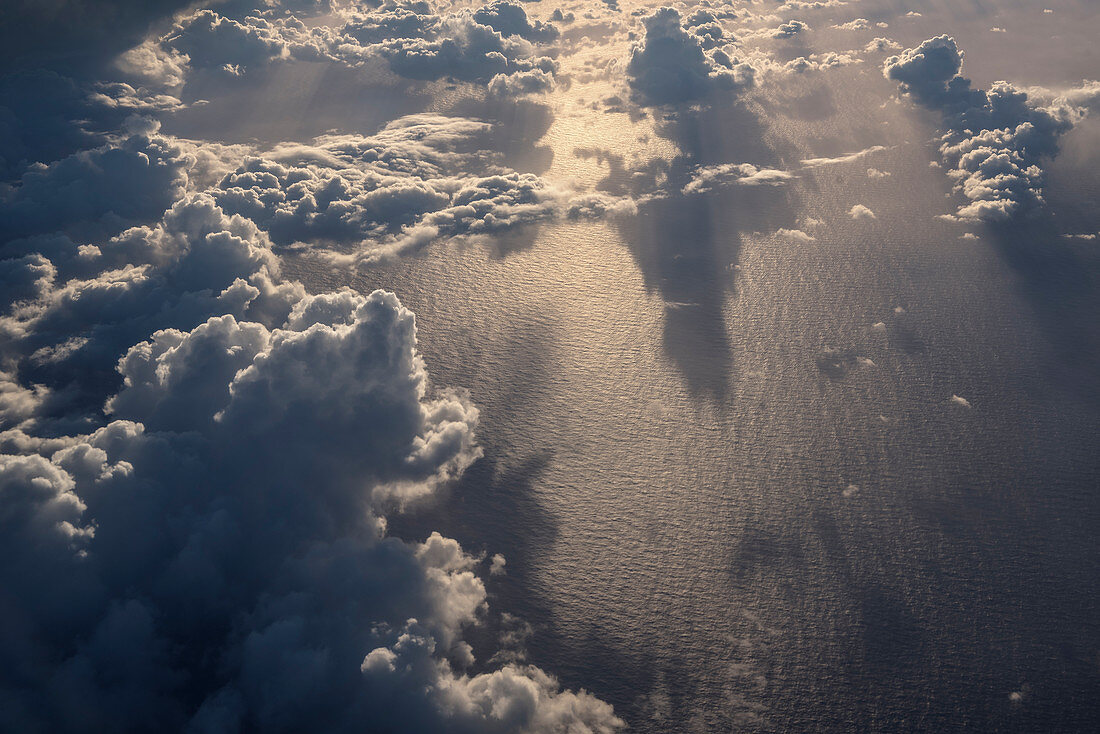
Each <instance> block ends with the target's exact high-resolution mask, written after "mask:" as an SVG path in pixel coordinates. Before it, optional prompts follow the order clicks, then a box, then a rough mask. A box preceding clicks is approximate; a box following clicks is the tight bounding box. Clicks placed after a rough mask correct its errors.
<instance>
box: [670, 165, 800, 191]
mask: <svg viewBox="0 0 1100 734" xmlns="http://www.w3.org/2000/svg"><path fill="white" fill-rule="evenodd" d="M792 178H794V175H793V174H791V173H790V172H789V171H782V170H779V169H775V168H758V167H757V166H754V165H752V164H751V163H725V164H721V165H718V166H704V167H700V168H697V169H696V170H695V172H694V173H693V175H692V177H691V181H689V182H688V183H687V184H686V185H685V186H684V187H683V190H682V193H684V194H705V193H709V192H711V191H714V190H715V189H718V188H721V187H723V186H731V185H739V186H780V185H782V184H785V183H786V182H788V181H790V180H791V179H792Z"/></svg>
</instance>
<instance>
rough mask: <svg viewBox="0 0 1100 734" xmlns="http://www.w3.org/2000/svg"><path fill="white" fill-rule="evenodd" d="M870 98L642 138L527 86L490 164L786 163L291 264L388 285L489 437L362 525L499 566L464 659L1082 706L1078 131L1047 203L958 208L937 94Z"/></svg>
mask: <svg viewBox="0 0 1100 734" xmlns="http://www.w3.org/2000/svg"><path fill="white" fill-rule="evenodd" d="M1032 5H1034V4H1032ZM926 11H927V9H926ZM927 15H928V13H927V12H926V16H927ZM925 22H926V24H928V23H930V21H929V19H928V18H927V17H926V18H925ZM979 22H984V21H975V23H979ZM946 30H951V29H950V28H948V29H946ZM964 30H965V29H964ZM913 32H914V33H923V32H924V31H923V29H921V30H918V31H913ZM990 48H992V46H990ZM1000 53H1001V54H1002V55H1003V56H1004V58H1006V59H1008V58H1009V56H1011V54H1010V53H1008V52H1006V51H1001V52H1000ZM978 56H979V53H978V52H977V51H969V50H968V63H970V59H971V58H972V57H974V58H975V59H976V58H977V57H978ZM1006 63H1007V62H1006ZM974 66H975V67H976V68H977V71H978V72H979V73H978V74H976V75H975V76H976V77H982V76H983V75H984V76H986V77H989V78H994V74H993V73H989V74H986V72H985V70H986V69H987V68H991V67H993V66H994V65H993V64H992V63H990V62H989V61H988V59H987V60H986V61H985V62H980V61H976V62H975V64H974ZM1024 69H1025V66H1024V65H1023V64H1021V63H1019V62H1018V60H1014V61H1012V63H1010V64H1009V66H1008V68H1007V70H1006V73H1007V71H1017V72H1019V73H1020V74H1025V73H1026V71H1025V70H1024ZM1070 73H1073V72H1070ZM1044 76H1045V77H1047V78H1045V79H1042V78H1034V79H1027V78H1025V79H1022V80H1020V82H1021V83H1023V84H1028V83H1033V84H1039V83H1051V80H1050V77H1053V76H1056V75H1054V74H1052V73H1050V72H1049V70H1040V71H1036V77H1044ZM977 81H978V82H979V83H988V80H987V79H982V78H978V79H977ZM892 91H893V89H892V87H891V85H890V83H889V82H887V81H885V80H883V79H882V78H881V74H880V72H879V70H878V68H877V67H876V68H853V69H850V70H841V71H838V72H836V73H835V74H830V75H828V80H827V81H826V82H822V81H821V80H820V78H818V79H817V80H808V81H807V82H806V83H805V84H804V85H803V86H801V87H799V86H798V85H794V86H793V87H792V86H789V85H788V86H786V87H784V88H783V89H782V90H781V91H779V92H775V93H774V94H772V96H770V97H766V98H760V99H758V101H757V102H755V103H754V105H755V106H753V105H745V106H739V107H738V108H737V109H733V110H725V111H719V112H701V113H699V114H698V115H694V116H692V117H690V118H689V119H687V120H686V121H684V120H681V121H679V122H678V123H676V124H675V125H670V126H669V128H670V129H665V130H663V131H662V130H660V129H657V130H655V131H649V132H648V133H647V134H646V136H644V140H642V139H641V138H639V132H638V128H637V127H633V126H632V125H633V123H631V122H629V121H628V120H627V118H626V116H619V117H618V118H608V119H611V120H612V121H611V122H607V121H604V122H600V121H599V120H596V119H595V118H593V119H592V120H591V121H586V120H585V119H584V117H583V115H580V113H577V114H578V115H580V117H578V116H576V115H574V116H570V115H569V114H567V113H568V111H569V110H570V109H573V108H572V107H570V106H569V100H568V99H562V98H559V99H555V100H553V101H552V105H556V106H555V107H554V114H553V115H546V116H542V117H540V116H538V115H532V116H531V119H530V120H528V121H526V122H525V121H523V120H521V121H520V122H519V123H517V124H516V125H515V126H514V127H513V128H512V129H511V131H510V133H509V134H511V135H513V136H514V139H515V141H516V146H515V147H516V149H517V151H518V152H517V154H516V157H517V159H522V161H521V163H518V164H517V167H520V168H523V166H524V165H526V166H527V168H529V169H531V170H536V171H539V172H542V173H544V175H548V176H551V177H553V176H560V177H562V178H565V177H572V178H573V179H575V180H580V181H589V182H593V183H595V184H597V185H599V186H601V187H603V188H604V189H605V190H608V191H614V190H616V187H619V188H621V187H622V185H623V183H622V180H619V179H616V175H617V174H616V171H615V166H614V165H613V163H609V162H608V161H602V162H601V161H596V160H594V158H593V157H592V155H591V154H590V153H587V152H585V150H586V149H590V148H593V147H596V148H600V147H601V146H602V148H601V149H603V150H605V151H609V152H612V153H615V152H616V151H617V152H618V153H619V154H621V155H629V153H630V151H631V150H633V149H635V148H636V147H637V146H640V145H647V146H650V147H654V146H655V147H656V148H657V149H658V152H659V149H660V146H661V145H668V146H673V148H674V153H675V151H681V153H682V154H683V155H685V156H688V157H689V159H688V160H687V163H690V164H697V163H698V164H702V163H712V162H729V161H735V162H742V161H743V162H752V163H755V164H758V165H771V166H775V167H779V168H783V169H784V170H790V171H795V172H796V173H797V178H796V179H795V180H794V181H792V182H791V183H790V185H788V186H784V187H775V188H766V189H749V188H748V187H733V188H730V189H726V190H723V191H721V192H719V193H716V194H714V195H711V196H707V197H695V198H689V197H680V196H673V197H672V198H671V199H668V200H665V201H663V202H657V203H653V204H650V205H646V206H643V207H642V209H641V210H640V211H639V213H638V215H637V216H625V217H620V218H610V219H609V220H608V221H603V222H583V221H577V222H571V221H566V222H559V223H553V224H546V225H542V226H538V227H531V228H528V229H524V230H520V231H518V232H513V233H510V234H509V235H507V236H502V237H493V238H486V239H485V240H483V241H474V242H453V243H452V242H444V243H438V244H435V245H432V246H431V247H428V248H426V249H424V250H422V251H420V252H416V253H411V254H409V255H408V256H404V257H402V258H400V259H399V260H397V261H395V262H390V263H382V264H377V265H372V266H366V267H363V268H360V269H343V268H333V267H331V266H327V265H325V264H324V263H323V261H321V260H319V259H316V258H310V257H308V256H305V255H303V256H301V257H299V258H297V259H296V258H294V257H291V256H288V257H287V266H286V272H287V274H288V275H289V276H291V277H298V278H302V279H303V281H304V282H305V283H306V284H307V286H309V287H311V288H316V289H320V288H326V289H328V288H333V287H339V286H350V287H353V288H356V289H358V290H362V291H369V290H372V289H374V288H385V289H388V290H392V291H394V292H396V293H397V294H398V295H399V296H400V298H401V299H402V301H403V302H404V303H405V304H406V305H407V306H408V307H409V308H410V309H412V310H413V311H414V312H415V313H416V314H417V319H418V325H419V338H420V347H421V350H422V352H423V355H424V358H425V361H426V363H427V366H428V369H429V372H430V374H431V376H432V380H433V384H434V385H437V386H439V387H447V388H450V387H461V388H465V389H467V390H468V391H469V393H470V395H471V396H472V398H473V400H474V401H475V402H476V404H477V405H478V406H479V407H480V409H481V425H480V429H479V440H480V443H481V444H482V446H483V447H484V450H485V456H484V458H483V459H481V460H480V461H479V462H478V463H477V464H475V465H474V467H472V468H471V469H470V470H469V471H468V472H467V473H466V475H465V476H464V477H463V478H462V479H461V480H460V481H458V482H457V483H456V484H455V485H454V486H451V487H449V488H448V489H447V490H446V491H445V492H444V493H443V495H442V497H441V498H439V499H438V500H436V501H433V502H431V503H429V504H425V505H415V506H412V507H409V508H406V511H405V512H403V513H394V514H392V515H391V517H390V527H391V529H392V532H394V533H395V534H397V535H401V536H407V537H422V536H424V535H426V534H427V532H429V531H430V530H440V531H441V532H443V533H444V534H446V535H450V536H452V537H455V538H456V539H458V540H459V541H460V542H461V543H462V545H463V546H464V547H466V548H468V549H470V550H471V551H473V552H484V553H487V554H489V555H492V554H495V553H500V554H502V555H504V557H505V558H506V559H507V565H506V574H503V575H498V576H492V577H490V578H488V579H487V586H488V590H489V594H490V598H489V603H490V611H489V612H488V614H487V616H486V624H485V625H484V629H482V630H481V631H473V632H472V635H473V641H474V643H475V646H474V647H475V653H476V654H477V656H478V658H479V664H481V665H485V666H486V667H491V665H490V658H491V657H492V656H493V655H494V654H496V655H497V656H496V658H495V659H493V661H492V665H496V664H497V663H499V662H501V661H509V660H511V661H526V662H529V663H533V664H537V665H539V666H540V667H542V668H544V669H545V670H547V671H550V672H552V673H553V674H555V675H556V676H558V677H559V679H560V680H561V682H562V684H563V685H565V686H568V687H572V688H584V689H586V690H588V691H590V692H592V693H594V694H595V695H597V696H599V697H601V698H603V699H605V700H607V701H609V702H611V703H613V704H614V706H615V709H616V712H617V713H618V714H619V715H620V716H622V717H623V718H624V719H625V720H626V721H627V722H628V723H629V724H630V727H631V731H635V732H644V733H647V734H648V733H650V732H652V733H654V734H656V733H658V732H681V731H684V732H717V731H747V732H755V731H761V732H811V731H853V732H855V731H891V732H900V731H954V730H970V731H1035V732H1039V731H1042V732H1057V731H1082V732H1083V731H1097V730H1100V391H1098V389H1097V388H1098V385H1097V382H1098V381H1097V377H1098V374H1100V371H1098V368H1097V366H1096V365H1097V362H1096V357H1097V344H1098V343H1100V341H1098V339H1097V321H1098V319H1097V316H1098V314H1100V308H1098V307H1100V295H1098V293H1100V291H1098V289H1097V287H1096V272H1097V264H1098V261H1097V255H1096V251H1097V248H1100V245H1096V243H1095V242H1092V243H1089V242H1084V241H1081V242H1071V241H1069V240H1067V239H1065V238H1063V237H1061V234H1062V233H1064V232H1066V231H1072V230H1073V229H1074V228H1075V227H1077V226H1086V225H1088V224H1089V223H1091V224H1092V227H1093V229H1094V230H1095V229H1096V224H1095V223H1096V222H1097V221H1098V217H1097V205H1096V202H1097V197H1096V194H1097V178H1096V175H1095V173H1094V171H1095V170H1096V168H1095V167H1094V166H1093V165H1092V164H1095V163H1096V162H1097V160H1098V155H1097V153H1098V148H1097V146H1096V145H1095V142H1096V141H1097V140H1098V139H1100V136H1098V135H1097V130H1098V128H1097V127H1096V126H1095V125H1092V126H1090V124H1085V125H1082V126H1079V128H1078V129H1076V130H1075V131H1074V132H1073V133H1071V134H1070V136H1068V137H1067V138H1066V139H1065V140H1064V144H1063V149H1064V150H1065V151H1069V152H1070V153H1069V154H1068V155H1067V156H1066V157H1065V158H1064V159H1059V161H1057V162H1055V163H1052V164H1051V165H1050V167H1049V170H1048V181H1049V183H1048V189H1047V198H1048V203H1049V204H1050V209H1051V210H1052V211H1054V212H1055V213H1056V215H1052V216H1050V217H1047V218H1044V219H1041V220H1039V221H1034V222H1028V223H1024V224H1022V225H1020V226H1017V227H1012V228H1008V229H999V230H991V229H982V228H970V229H967V228H961V227H960V226H959V225H958V224H956V223H952V222H947V221H944V220H942V219H938V218H937V215H940V214H946V213H949V212H952V211H954V209H955V207H956V206H957V201H956V200H955V199H953V198H952V193H951V186H950V181H949V180H948V179H947V177H946V176H945V175H944V172H943V170H941V169H937V168H934V167H931V166H930V165H929V164H930V162H931V161H934V160H937V159H938V154H937V151H936V144H935V140H934V139H935V136H936V135H937V129H936V125H937V122H938V121H937V119H936V117H935V116H934V115H933V114H931V113H929V112H927V111H923V110H920V109H917V108H916V107H915V106H914V105H912V104H910V103H908V102H906V101H904V100H898V99H894V98H892V97H891V94H892ZM564 94H572V95H574V96H576V95H577V94H578V92H577V91H576V90H575V89H574V90H573V91H572V92H567V93H564ZM599 114H600V115H603V114H605V113H599ZM600 119H603V118H600ZM616 120H617V121H616ZM525 125H526V127H525ZM601 126H607V127H601ZM615 126H618V127H617V128H616V127H615ZM616 129H617V130H618V133H616V132H615V130H616ZM609 130H610V132H609ZM660 133H663V134H664V135H665V137H664V138H662V137H661V134H660ZM639 141H641V142H639ZM872 145H880V146H883V149H882V150H880V151H878V152H876V153H872V154H868V155H867V156H866V157H864V158H861V159H859V160H857V161H855V162H853V163H850V164H838V165H830V166H822V167H817V168H802V167H801V160H802V159H803V158H811V157H816V156H837V155H844V154H850V153H854V152H856V151H859V150H863V149H866V148H867V147H870V146H872ZM547 149H549V154H547ZM539 151H542V153H543V155H535V153H538V152H539ZM1090 160H1091V161H1092V163H1091V164H1090V163H1089V161H1090ZM524 162H525V163H524ZM872 166H873V167H874V168H875V169H879V170H882V171H885V172H889V173H890V174H891V175H890V176H888V177H882V178H871V177H869V176H868V175H867V173H866V171H867V169H868V168H869V167H872ZM620 179H622V176H621V175H620ZM855 204H863V205H865V206H867V207H869V208H870V209H871V210H873V211H874V212H875V215H876V218H875V219H873V220H854V219H853V218H852V217H851V216H850V215H849V213H848V212H849V210H850V208H851V207H852V206H853V205H855ZM1059 214H1060V216H1061V218H1059V217H1058V216H1057V215H1059ZM783 229H788V230H796V229H797V230H799V231H802V232H804V233H805V234H806V235H808V237H810V238H812V239H807V238H794V237H791V236H787V235H782V234H776V233H777V232H779V231H780V230H783ZM967 232H970V233H971V234H972V235H974V238H963V235H964V234H966V233H967ZM502 648H503V652H500V653H498V651H499V650H501V649H502Z"/></svg>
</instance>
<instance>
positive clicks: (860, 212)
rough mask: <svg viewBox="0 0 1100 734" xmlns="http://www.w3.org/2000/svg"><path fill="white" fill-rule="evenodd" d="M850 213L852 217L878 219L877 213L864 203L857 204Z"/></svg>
mask: <svg viewBox="0 0 1100 734" xmlns="http://www.w3.org/2000/svg"><path fill="white" fill-rule="evenodd" d="M848 215H849V216H850V217H851V218H852V219H877V217H876V216H875V213H874V212H873V211H871V210H870V209H869V208H868V207H866V206H864V205H863V204H856V205H855V206H853V207H852V208H851V209H850V210H849V211H848Z"/></svg>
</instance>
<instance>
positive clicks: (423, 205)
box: [210, 77, 619, 259]
mask: <svg viewBox="0 0 1100 734" xmlns="http://www.w3.org/2000/svg"><path fill="white" fill-rule="evenodd" d="M513 78H514V77H513ZM491 134H492V126H491V125H489V124H487V123H484V122H481V121H479V120H473V119H468V118H462V117H445V116H442V115H434V114H422V115H410V116H407V117H403V118H399V119H397V120H394V121H393V122H391V123H389V124H388V125H386V127H385V128H383V129H382V130H381V131H380V132H379V133H377V134H376V135H374V136H370V137H366V136H359V135H333V136H325V137H322V138H318V139H316V140H315V141H313V144H312V145H287V146H281V147H277V148H275V149H274V150H272V151H269V152H268V153H265V154H264V155H262V156H253V157H248V158H246V159H245V161H244V162H243V163H242V165H240V166H239V167H238V168H237V169H236V170H234V171H230V172H229V173H227V174H226V175H225V176H224V177H223V178H222V180H221V181H220V182H219V183H218V184H217V185H216V186H215V187H213V188H212V189H211V190H210V193H211V195H212V196H214V198H215V200H216V201H217V202H218V204H219V206H220V207H221V208H222V209H224V210H225V211H227V212H231V213H234V214H240V215H242V216H246V217H248V218H250V219H251V220H253V221H255V222H256V223H258V224H259V225H260V226H261V227H263V228H264V229H265V230H266V231H267V232H268V233H270V236H271V238H272V239H273V241H274V242H275V243H276V244H279V245H291V244H294V243H297V242H310V243H315V244H320V245H325V244H328V245H330V246H333V247H335V248H336V249H339V248H340V246H343V245H349V246H350V245H355V246H356V251H357V253H358V255H357V256H358V257H359V258H360V259H374V258H378V257H383V256H387V255H392V254H394V253H397V252H400V251H402V250H404V249H407V248H412V247H417V246H421V245H423V244H426V243H428V242H431V241H433V240H435V239H437V238H442V237H457V236H467V235H479V234H486V233H490V232H495V231H500V230H503V229H506V228H510V227H515V226H520V225H524V224H532V223H536V222H540V221H545V220H549V219H552V218H556V217H563V216H570V217H587V216H599V215H601V214H602V213H604V212H606V211H608V210H609V209H612V208H614V207H615V206H616V205H617V204H618V203H619V202H618V201H616V200H615V199H614V197H608V196H604V195H598V194H590V195H584V194H582V195H577V194H576V192H573V191H570V190H565V189H561V188H557V187H554V186H551V185H550V184H548V183H547V182H546V181H545V180H543V179H542V178H540V177H539V176H536V175H534V174H530V173H523V174H521V173H517V172H516V171H513V170H511V169H508V168H507V167H505V166H504V165H503V164H502V161H501V160H500V156H499V154H496V153H493V152H492V151H491V150H490V149H489V145H490V143H489V139H490V137H491Z"/></svg>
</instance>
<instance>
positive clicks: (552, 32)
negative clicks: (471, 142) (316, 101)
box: [128, 0, 558, 92]
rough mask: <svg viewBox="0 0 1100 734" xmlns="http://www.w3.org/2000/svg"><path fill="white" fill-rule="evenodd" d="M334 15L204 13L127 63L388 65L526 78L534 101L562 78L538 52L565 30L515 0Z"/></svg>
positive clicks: (400, 4) (458, 75) (393, 0)
mask: <svg viewBox="0 0 1100 734" xmlns="http://www.w3.org/2000/svg"><path fill="white" fill-rule="evenodd" d="M333 10H334V12H333V13H331V14H330V16H329V17H328V18H327V19H326V21H325V22H324V23H322V24H307V23H305V22H304V21H303V20H302V19H301V18H299V17H298V16H297V15H295V14H293V13H291V14H287V15H283V16H269V15H265V14H254V15H246V16H245V17H242V18H230V17H225V16H222V15H219V14H218V13H217V12H215V11H214V10H200V11H197V12H195V13H193V14H192V15H190V16H187V17H186V18H184V19H182V20H180V21H179V22H178V23H177V24H176V26H175V27H174V28H173V29H172V31H170V32H169V33H167V34H166V35H165V36H164V37H163V38H161V39H160V41H159V44H158V45H159V50H154V51H149V50H141V49H138V50H135V51H134V52H132V55H133V58H132V59H128V62H129V63H130V64H131V65H133V64H135V63H140V64H143V65H144V66H159V67H161V68H163V67H164V66H165V65H166V59H168V60H172V61H173V65H174V66H179V67H181V68H182V67H184V66H186V67H187V68H192V69H206V70H214V71H216V72H222V73H225V74H228V75H234V76H235V75H241V74H245V73H248V71H249V69H253V68H262V67H264V66H266V65H268V64H270V63H271V62H273V61H278V60H287V59H297V60H306V61H310V60H321V59H326V60H330V61H337V62H341V63H346V64H350V65H360V64H362V63H364V62H368V61H371V60H375V59H382V60H384V61H386V62H387V63H388V64H389V66H390V68H391V69H392V70H393V71H394V72H396V73H397V74H399V75H401V76H404V77H408V78H412V79H422V80H431V79H443V78H449V79H456V80H462V81H483V82H487V81H490V80H492V79H494V78H495V77H498V76H504V77H507V76H511V75H513V74H522V75H525V79H526V89H527V91H528V92H532V91H536V87H535V85H534V80H535V79H541V82H542V85H541V87H539V90H541V89H545V88H546V87H547V83H546V82H547V78H548V77H549V78H552V76H553V73H554V72H555V70H556V64H555V63H554V61H553V60H552V59H551V58H549V57H548V56H545V55H540V53H538V49H539V47H540V46H545V45H547V44H551V43H553V42H554V41H555V40H556V39H557V38H558V30H557V28H556V27H555V26H553V25H552V24H549V23H543V22H541V21H537V20H532V19H530V18H529V17H528V16H527V13H526V11H525V10H524V9H523V7H522V6H521V5H519V4H517V3H514V2H510V1H509V0H497V1H496V2H493V3H491V4H489V5H485V6H483V7H481V8H475V9H468V8H463V9H459V10H455V11H453V12H449V13H447V12H440V9H439V8H437V7H436V6H434V5H432V4H430V3H428V2H425V1H424V0H410V1H403V0H386V1H385V2H382V3H379V4H377V5H375V6H374V7H371V6H369V5H368V6H365V7H361V6H351V5H348V6H340V7H338V8H334V9H333ZM535 72H540V73H541V74H542V75H543V76H542V77H539V76H537V75H534V73H535ZM162 73H163V72H162ZM516 83H518V82H516ZM499 84H500V83H498V85H499Z"/></svg>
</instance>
